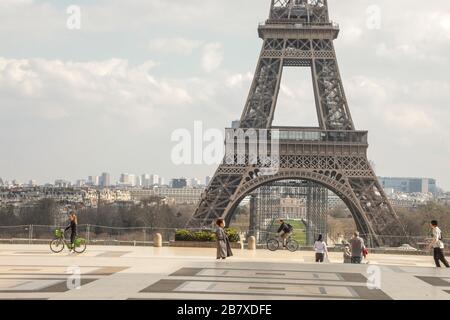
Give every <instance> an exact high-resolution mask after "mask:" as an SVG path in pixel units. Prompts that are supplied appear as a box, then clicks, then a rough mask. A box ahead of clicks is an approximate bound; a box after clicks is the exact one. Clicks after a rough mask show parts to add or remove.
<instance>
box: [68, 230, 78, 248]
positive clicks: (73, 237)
mask: <svg viewBox="0 0 450 320" xmlns="http://www.w3.org/2000/svg"><path fill="white" fill-rule="evenodd" d="M76 237H77V233H76V232H72V233H71V234H70V244H71V245H72V248H73V245H74V243H75V238H76Z"/></svg>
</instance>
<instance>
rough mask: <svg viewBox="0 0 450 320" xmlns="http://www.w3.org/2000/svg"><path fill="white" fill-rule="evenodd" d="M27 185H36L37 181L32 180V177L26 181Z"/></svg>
mask: <svg viewBox="0 0 450 320" xmlns="http://www.w3.org/2000/svg"><path fill="white" fill-rule="evenodd" d="M28 186H29V187H37V181H36V180H33V179H32V180H30V181H28Z"/></svg>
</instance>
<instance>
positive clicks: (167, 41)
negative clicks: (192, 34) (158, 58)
mask: <svg viewBox="0 0 450 320" xmlns="http://www.w3.org/2000/svg"><path fill="white" fill-rule="evenodd" d="M201 44H202V42H201V41H196V40H192V39H187V38H158V39H153V40H151V41H150V44H149V46H148V47H149V50H150V51H151V52H157V53H163V54H177V55H190V54H191V53H192V52H193V51H194V49H197V48H198V47H200V46H201Z"/></svg>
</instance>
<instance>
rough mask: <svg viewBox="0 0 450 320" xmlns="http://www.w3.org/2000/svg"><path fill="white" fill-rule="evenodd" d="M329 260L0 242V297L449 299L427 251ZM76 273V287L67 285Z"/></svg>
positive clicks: (446, 277)
mask: <svg viewBox="0 0 450 320" xmlns="http://www.w3.org/2000/svg"><path fill="white" fill-rule="evenodd" d="M330 258H331V263H330V264H323V265H317V264H314V263H313V252H297V253H290V252H284V251H279V252H275V253H273V252H269V251H267V250H258V251H248V250H235V257H233V258H232V259H229V260H226V261H220V262H216V260H215V250H214V249H198V248H154V247H100V246H99V247H89V248H88V251H87V252H86V253H85V254H83V255H69V254H68V253H67V252H66V253H61V254H53V253H51V252H50V250H49V248H48V246H43V245H42V246H41V245H36V246H28V245H27V246H24V245H0V299H68V300H70V299H114V300H127V299H218V300H231V299H234V300H247V299H258V300H260V299H262V300H272V299H281V300H288V299H296V300H298V299H354V300H361V299H364V300H366V299H450V271H448V270H446V269H436V268H433V267H432V266H433V264H432V258H431V257H427V256H398V255H371V256H370V259H369V260H370V264H369V265H344V264H342V263H341V254H340V253H331V254H330ZM78 272H80V285H81V288H80V289H78V290H76V289H74V290H71V289H69V288H73V284H75V283H76V279H77V273H78ZM68 282H69V288H68V285H67V284H68ZM71 284H72V286H71Z"/></svg>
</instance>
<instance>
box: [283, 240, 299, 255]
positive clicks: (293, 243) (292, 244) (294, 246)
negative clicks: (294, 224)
mask: <svg viewBox="0 0 450 320" xmlns="http://www.w3.org/2000/svg"><path fill="white" fill-rule="evenodd" d="M286 247H287V249H288V250H289V251H291V252H295V251H297V250H298V242H297V241H295V240H292V239H291V240H289V241H288V243H287V244H286Z"/></svg>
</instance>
